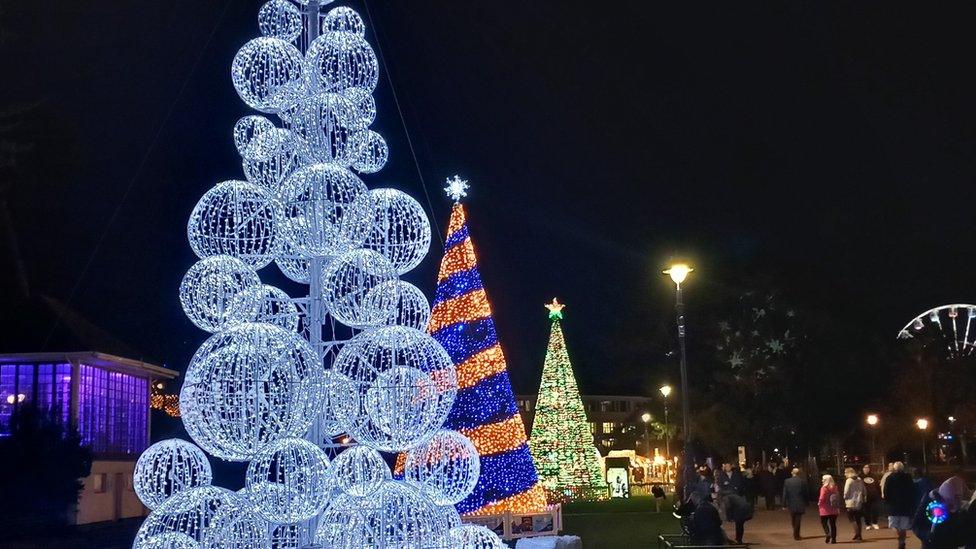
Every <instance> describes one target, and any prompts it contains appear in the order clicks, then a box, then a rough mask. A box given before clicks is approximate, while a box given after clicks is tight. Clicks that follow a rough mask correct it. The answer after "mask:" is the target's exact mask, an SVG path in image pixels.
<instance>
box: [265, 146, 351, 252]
mask: <svg viewBox="0 0 976 549" xmlns="http://www.w3.org/2000/svg"><path fill="white" fill-rule="evenodd" d="M367 192H368V190H367V188H366V185H365V184H364V183H363V182H362V181H360V180H359V178H358V177H356V175H355V174H353V173H352V172H350V171H349V170H346V169H343V168H340V167H337V166H332V165H329V164H312V165H310V166H305V167H304V168H301V169H299V170H298V171H296V172H295V173H293V174H292V175H291V176H290V177H288V178H287V179H285V181H284V182H283V183H282V184H281V187H280V188H279V189H278V210H276V224H277V230H278V236H279V238H282V239H283V240H285V241H287V243H288V245H289V246H290V248H291V250H292V251H294V252H295V253H297V254H299V255H301V256H303V257H315V256H325V257H329V256H335V255H340V254H343V253H346V252H348V251H350V250H353V249H355V248H356V247H358V246H359V244H360V243H361V242H362V239H363V238H364V237H365V230H364V225H365V223H366V220H365V219H364V218H363V217H362V215H361V214H359V212H360V211H361V210H353V209H352V207H351V206H352V203H353V201H354V200H355V199H356V198H357V197H358V196H360V195H363V194H366V193H367ZM350 213H352V214H353V215H349V214H350Z"/></svg>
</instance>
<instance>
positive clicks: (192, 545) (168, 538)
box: [132, 532, 200, 549]
mask: <svg viewBox="0 0 976 549" xmlns="http://www.w3.org/2000/svg"><path fill="white" fill-rule="evenodd" d="M132 549H200V543H199V542H197V541H196V540H195V539H193V538H191V537H190V536H188V535H186V534H182V533H180V532H164V533H162V534H159V535H156V536H151V537H148V538H146V539H144V540H139V539H137V540H136V542H135V543H134V544H133V545H132Z"/></svg>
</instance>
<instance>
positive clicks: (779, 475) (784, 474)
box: [773, 463, 790, 506]
mask: <svg viewBox="0 0 976 549" xmlns="http://www.w3.org/2000/svg"><path fill="white" fill-rule="evenodd" d="M773 476H774V477H775V478H776V492H775V494H776V495H777V496H782V495H783V483H784V482H786V479H788V478H790V473H789V472H788V471H787V470H786V467H785V466H784V465H783V464H782V463H780V464H779V465H777V466H776V472H775V473H773ZM779 504H780V506H782V505H783V502H782V501H780V502H779Z"/></svg>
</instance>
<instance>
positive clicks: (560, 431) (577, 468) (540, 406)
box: [529, 299, 605, 500]
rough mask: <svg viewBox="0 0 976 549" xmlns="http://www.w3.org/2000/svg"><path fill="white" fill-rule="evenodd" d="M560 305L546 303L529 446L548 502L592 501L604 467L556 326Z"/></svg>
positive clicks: (599, 487)
mask: <svg viewBox="0 0 976 549" xmlns="http://www.w3.org/2000/svg"><path fill="white" fill-rule="evenodd" d="M563 307H564V305H563V304H561V303H559V301H558V300H556V299H553V300H552V303H550V304H548V305H546V308H547V309H549V319H550V320H551V321H552V334H551V335H550V337H549V349H548V351H546V361H545V363H544V364H543V366H542V383H541V384H540V386H539V399H538V401H537V402H536V410H535V421H534V422H533V424H532V436H530V437H529V441H530V442H529V444H530V447H531V448H532V457H533V458H534V459H535V463H536V470H538V472H539V481H540V482H541V483H542V485H543V486H544V487H545V489H546V494H547V497H548V498H549V499H551V500H564V499H579V498H584V499H590V498H596V497H600V494H601V493H602V492H604V490H605V488H604V486H605V485H604V481H603V468H602V466H601V464H600V454H599V452H598V450H597V449H596V447H595V446H594V445H593V434H592V433H591V432H590V427H589V425H588V424H587V420H586V411H585V410H584V409H583V401H582V399H581V398H580V393H579V387H578V386H577V384H576V376H574V375H573V366H572V364H571V363H570V361H569V353H568V352H567V351H566V341H565V339H564V338H563V330H562V327H561V326H560V321H561V320H562V318H563Z"/></svg>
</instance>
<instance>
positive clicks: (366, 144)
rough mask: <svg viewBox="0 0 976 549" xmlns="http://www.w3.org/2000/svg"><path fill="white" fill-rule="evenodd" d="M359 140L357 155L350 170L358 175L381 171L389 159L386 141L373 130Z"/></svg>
mask: <svg viewBox="0 0 976 549" xmlns="http://www.w3.org/2000/svg"><path fill="white" fill-rule="evenodd" d="M361 139H362V143H361V144H360V146H359V154H358V156H356V159H355V160H353V163H352V168H353V169H354V170H356V171H357V172H359V173H376V172H378V171H380V170H382V169H383V166H386V161H387V159H389V157H390V149H389V147H387V145H386V140H385V139H383V136H382V135H380V134H378V133H376V132H374V131H373V130H367V131H366V132H365V133H364V134H363V135H362V137H361Z"/></svg>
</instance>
